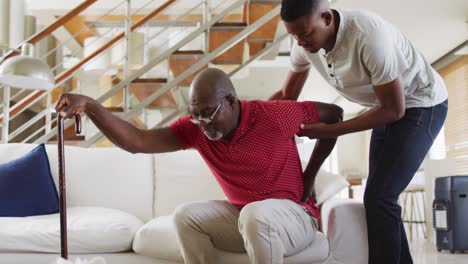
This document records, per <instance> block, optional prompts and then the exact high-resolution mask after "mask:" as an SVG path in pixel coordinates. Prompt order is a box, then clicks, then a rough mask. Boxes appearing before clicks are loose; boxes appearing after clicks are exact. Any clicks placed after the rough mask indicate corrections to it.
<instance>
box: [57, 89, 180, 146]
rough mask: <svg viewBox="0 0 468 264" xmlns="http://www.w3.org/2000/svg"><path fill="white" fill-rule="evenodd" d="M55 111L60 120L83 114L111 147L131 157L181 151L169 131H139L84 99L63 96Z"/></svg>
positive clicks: (88, 99) (79, 96) (176, 140)
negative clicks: (131, 154) (107, 140)
mask: <svg viewBox="0 0 468 264" xmlns="http://www.w3.org/2000/svg"><path fill="white" fill-rule="evenodd" d="M55 109H56V110H57V113H59V114H60V115H61V116H62V117H64V118H70V117H73V116H74V115H75V114H79V113H85V114H86V115H88V117H89V118H90V119H91V120H92V121H93V123H94V124H95V125H96V126H97V127H98V128H99V130H100V131H102V133H103V134H104V135H105V136H106V137H107V138H109V140H110V141H112V143H114V144H115V145H116V146H118V147H120V148H122V149H124V150H126V151H129V152H132V153H161V152H171V151H177V150H181V149H183V146H182V144H181V143H180V142H179V140H178V139H177V138H176V136H175V135H174V134H173V133H172V131H171V129H169V128H160V129H150V130H144V129H139V128H137V127H135V126H134V125H132V124H130V123H129V122H127V121H124V120H122V119H120V118H119V117H117V116H115V115H114V114H112V113H111V112H109V111H108V110H107V109H106V108H104V107H103V106H102V105H101V104H99V102H97V101H96V100H94V99H92V98H90V97H87V96H83V95H77V94H63V95H62V96H61V97H60V99H59V101H58V102H57V105H56V107H55Z"/></svg>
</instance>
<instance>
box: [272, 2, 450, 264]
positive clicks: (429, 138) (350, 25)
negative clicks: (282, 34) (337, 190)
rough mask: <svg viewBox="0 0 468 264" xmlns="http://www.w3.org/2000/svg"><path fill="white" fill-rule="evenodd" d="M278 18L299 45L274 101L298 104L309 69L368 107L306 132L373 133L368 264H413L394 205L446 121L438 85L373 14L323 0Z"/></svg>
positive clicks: (295, 6) (292, 6)
mask: <svg viewBox="0 0 468 264" xmlns="http://www.w3.org/2000/svg"><path fill="white" fill-rule="evenodd" d="M281 18H282V20H283V22H284V24H285V26H286V29H287V30H288V32H289V33H290V34H291V35H292V36H294V38H295V39H296V42H295V43H294V46H293V48H292V50H291V66H292V67H291V70H290V72H289V75H288V78H287V80H286V82H285V84H284V86H283V88H282V89H281V90H280V91H278V92H277V93H275V94H274V95H273V96H272V97H271V99H272V100H281V99H286V100H297V98H298V96H299V94H300V92H301V90H302V88H303V86H304V83H305V81H306V80H307V77H308V74H309V69H310V67H312V66H313V67H315V68H316V69H317V70H318V72H319V73H320V75H321V76H322V77H323V78H325V80H327V81H328V82H329V84H330V85H331V86H332V87H334V88H335V89H336V91H337V92H338V93H340V94H341V95H342V96H344V97H345V98H347V99H348V100H350V101H353V102H356V103H358V104H361V105H363V106H366V107H369V108H370V109H369V110H368V111H367V112H365V113H363V114H361V115H359V116H357V117H356V118H353V119H350V120H347V121H345V122H342V123H337V124H330V125H327V124H313V125H305V126H304V129H307V130H308V132H309V134H313V135H315V137H316V138H333V137H337V136H341V135H344V134H348V133H353V132H358V131H364V130H367V129H373V132H372V138H371V144H370V156H369V176H368V180H367V186H366V191H365V195H364V205H365V207H366V216H367V227H368V238H369V263H372V264H386V263H389V264H390V263H391V264H397V263H405V264H406V263H413V261H412V258H411V254H410V251H409V247H408V241H407V239H406V234H405V230H404V227H403V222H402V219H401V208H400V206H399V205H398V203H397V200H398V196H399V195H400V193H401V192H402V191H403V190H404V189H405V188H406V186H407V185H408V184H409V182H410V181H411V179H412V178H413V176H414V174H415V172H416V171H417V169H418V168H419V166H420V165H421V162H422V161H423V159H424V157H425V156H426V154H427V152H428V151H429V149H430V147H431V145H432V143H433V141H434V139H435V137H436V136H437V134H438V133H439V131H440V129H441V127H442V125H443V123H444V121H445V118H446V115H447V108H448V101H447V91H446V87H445V84H444V82H443V80H442V79H441V77H440V76H439V74H437V72H435V70H434V69H433V68H432V67H431V66H430V64H429V63H428V62H427V61H426V60H425V59H424V57H423V56H422V55H421V53H420V52H419V51H417V50H416V49H415V48H414V47H413V46H412V44H411V43H410V42H409V41H408V39H407V38H406V37H405V36H404V35H403V34H402V33H401V32H400V31H399V30H398V29H396V28H395V27H394V26H392V25H391V24H390V23H389V22H387V21H385V20H384V19H382V18H381V17H379V16H377V15H375V14H372V13H368V12H362V11H345V10H334V9H331V8H330V5H329V3H328V1H327V0H283V1H282V6H281ZM314 77H316V76H314Z"/></svg>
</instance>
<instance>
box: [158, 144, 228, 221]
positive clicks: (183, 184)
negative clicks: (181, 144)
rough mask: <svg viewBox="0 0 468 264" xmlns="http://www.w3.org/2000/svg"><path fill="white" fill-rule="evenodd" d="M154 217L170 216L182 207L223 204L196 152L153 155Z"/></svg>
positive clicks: (209, 174) (214, 182)
mask: <svg viewBox="0 0 468 264" xmlns="http://www.w3.org/2000/svg"><path fill="white" fill-rule="evenodd" d="M154 156H155V170H156V191H155V202H154V206H155V207H154V211H155V216H162V215H168V214H172V212H173V211H174V209H175V208H176V207H177V206H178V205H180V204H183V203H186V202H193V201H199V200H226V196H225V195H224V193H223V191H222V190H221V187H220V186H219V184H218V182H217V181H216V179H215V177H214V176H213V173H211V171H210V170H209V169H208V166H207V165H206V163H205V161H204V160H203V159H202V157H201V156H200V154H198V152H197V151H196V150H184V151H177V152H172V153H164V154H155V155H154Z"/></svg>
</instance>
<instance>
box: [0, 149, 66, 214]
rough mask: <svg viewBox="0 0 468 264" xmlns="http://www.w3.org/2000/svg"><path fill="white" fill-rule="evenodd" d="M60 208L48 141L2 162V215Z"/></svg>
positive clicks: (53, 210) (55, 210) (0, 181)
mask: <svg viewBox="0 0 468 264" xmlns="http://www.w3.org/2000/svg"><path fill="white" fill-rule="evenodd" d="M57 212H58V195H57V190H56V189H55V185H54V180H53V179H52V175H51V173H50V168H49V160H48V159H47V153H46V151H45V147H44V145H39V146H37V147H36V148H35V149H33V150H32V151H31V152H29V153H27V154H26V155H24V156H23V157H21V158H19V159H16V160H12V161H9V162H7V163H4V164H1V165H0V216H33V215H44V214H52V213H57Z"/></svg>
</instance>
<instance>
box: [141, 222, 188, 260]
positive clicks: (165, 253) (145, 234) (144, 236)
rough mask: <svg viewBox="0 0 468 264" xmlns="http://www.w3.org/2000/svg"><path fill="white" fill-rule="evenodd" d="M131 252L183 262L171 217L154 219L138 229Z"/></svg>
mask: <svg viewBox="0 0 468 264" xmlns="http://www.w3.org/2000/svg"><path fill="white" fill-rule="evenodd" d="M133 250H134V251H135V252H136V253H139V254H142V255H144V256H148V257H153V258H158V259H165V260H171V261H179V262H183V258H182V254H181V253H180V250H179V247H178V245H177V239H176V234H175V227H174V222H173V220H172V215H169V216H160V217H158V218H155V219H153V220H151V221H149V222H148V223H146V224H145V225H144V226H143V227H142V228H140V230H138V232H137V233H136V234H135V239H134V240H133Z"/></svg>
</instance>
